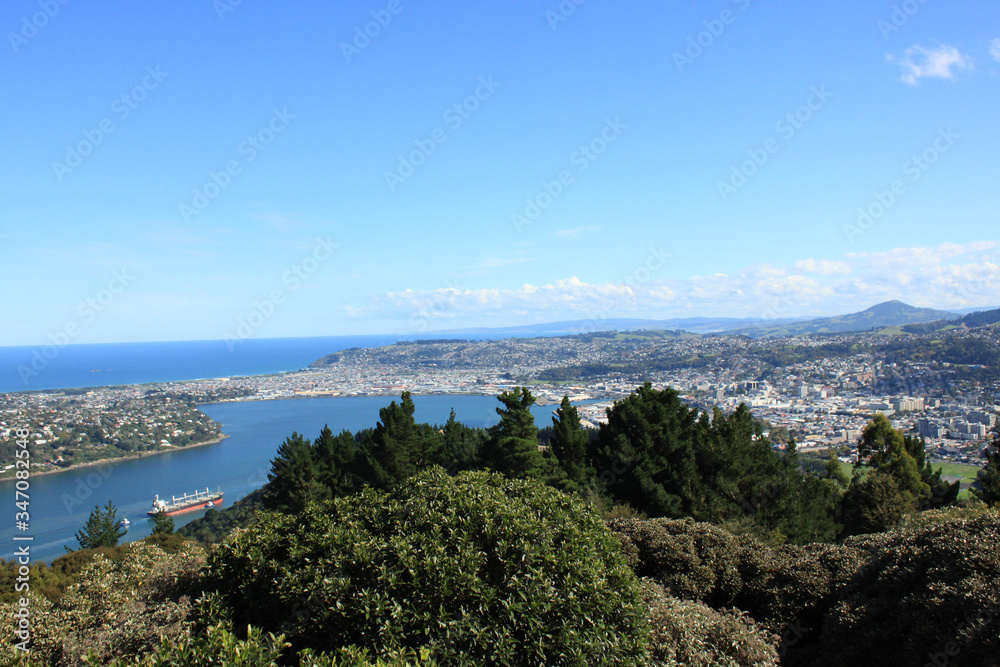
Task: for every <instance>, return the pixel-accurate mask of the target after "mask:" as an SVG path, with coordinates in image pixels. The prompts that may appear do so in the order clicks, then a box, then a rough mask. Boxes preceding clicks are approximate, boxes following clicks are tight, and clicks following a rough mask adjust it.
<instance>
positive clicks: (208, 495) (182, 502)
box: [146, 488, 222, 516]
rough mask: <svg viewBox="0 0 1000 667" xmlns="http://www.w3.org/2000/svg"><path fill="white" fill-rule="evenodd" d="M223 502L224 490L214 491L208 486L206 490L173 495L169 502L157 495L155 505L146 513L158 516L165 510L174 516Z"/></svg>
mask: <svg viewBox="0 0 1000 667" xmlns="http://www.w3.org/2000/svg"><path fill="white" fill-rule="evenodd" d="M221 504H222V491H216V492H215V493H212V492H211V491H209V490H208V489H207V488H206V489H205V490H204V491H195V492H194V493H193V494H187V493H185V494H184V495H183V496H181V497H180V498H178V497H176V496H172V497H171V498H170V502H169V503H168V502H167V501H165V500H160V496H156V500H154V501H153V506H152V507H150V508H149V511H148V512H146V514H148V515H149V516H156V515H157V514H159V513H160V512H163V513H164V514H166V515H167V516H173V515H174V514H183V513H184V512H193V511H195V510H200V509H206V508H211V507H215V506H216V505H221Z"/></svg>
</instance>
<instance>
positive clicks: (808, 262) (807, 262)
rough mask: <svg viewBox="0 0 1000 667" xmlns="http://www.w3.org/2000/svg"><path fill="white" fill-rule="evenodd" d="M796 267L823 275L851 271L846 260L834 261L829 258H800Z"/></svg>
mask: <svg viewBox="0 0 1000 667" xmlns="http://www.w3.org/2000/svg"><path fill="white" fill-rule="evenodd" d="M795 268H796V269H798V270H799V271H805V272H806V273H818V274H820V275H821V276H834V275H838V274H847V273H850V272H851V267H850V266H849V265H848V264H847V263H846V262H834V261H831V260H828V259H821V260H815V259H812V258H810V259H800V260H799V261H797V262H795Z"/></svg>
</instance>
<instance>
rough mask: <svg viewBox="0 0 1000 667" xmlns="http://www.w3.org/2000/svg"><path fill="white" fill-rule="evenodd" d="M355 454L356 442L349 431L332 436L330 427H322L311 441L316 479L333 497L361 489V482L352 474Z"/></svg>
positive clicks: (356, 451)
mask: <svg viewBox="0 0 1000 667" xmlns="http://www.w3.org/2000/svg"><path fill="white" fill-rule="evenodd" d="M357 454H358V446H357V442H356V441H355V439H354V435H353V434H352V433H351V432H350V431H343V432H341V433H340V435H334V434H333V431H332V430H331V429H330V426H329V425H324V426H323V430H322V431H320V434H319V437H317V438H316V440H314V441H313V458H314V459H315V461H316V475H317V479H318V481H319V483H320V484H322V485H323V486H324V487H325V488H327V489H329V491H330V494H331V495H332V496H333V497H335V498H336V497H339V496H344V495H347V494H349V493H354V492H355V491H357V490H358V489H360V488H361V480H359V479H358V478H357V475H356V474H355V472H354V463H355V457H356V456H357Z"/></svg>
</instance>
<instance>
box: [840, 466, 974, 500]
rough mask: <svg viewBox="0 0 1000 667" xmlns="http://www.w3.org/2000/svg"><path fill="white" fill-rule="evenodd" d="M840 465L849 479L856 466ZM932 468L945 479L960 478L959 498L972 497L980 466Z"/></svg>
mask: <svg viewBox="0 0 1000 667" xmlns="http://www.w3.org/2000/svg"><path fill="white" fill-rule="evenodd" d="M838 463H840V469H841V470H842V471H843V472H844V474H845V475H847V476H848V477H850V476H851V475H852V474H853V473H854V466H853V465H851V464H850V463H844V462H843V461H838ZM931 468H932V469H933V470H934V471H935V472H936V471H937V469H938V468H941V475H942V476H943V477H958V478H959V482H960V483H961V486H962V490H961V491H960V492H959V494H958V497H959V498H961V499H965V498H969V497H970V496H969V489H968V485H969V484H971V483H972V482H975V481H976V476H977V475H978V474H979V470H980V468H979V466H970V465H965V464H962V463H931Z"/></svg>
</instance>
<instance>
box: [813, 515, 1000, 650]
mask: <svg viewBox="0 0 1000 667" xmlns="http://www.w3.org/2000/svg"><path fill="white" fill-rule="evenodd" d="M998 544H1000V512H997V511H990V512H988V513H984V514H982V515H981V516H979V517H977V518H975V519H971V520H966V519H953V520H950V521H945V522H943V523H941V524H939V525H936V526H933V527H931V528H928V529H925V530H921V531H897V532H892V533H887V534H880V535H864V536H859V537H854V538H850V539H849V540H847V541H846V543H845V545H846V546H849V547H854V548H857V549H860V550H862V551H865V552H867V553H868V554H869V555H868V557H867V558H866V560H865V562H864V563H863V564H862V565H861V567H860V568H858V569H857V572H856V573H855V574H854V576H852V577H851V579H850V581H849V584H848V586H847V587H846V588H845V590H844V592H843V594H842V595H841V599H840V601H839V602H838V603H837V604H836V605H835V606H834V607H833V608H832V609H831V610H830V612H829V613H828V615H827V618H826V621H825V624H824V627H823V641H822V645H821V646H820V647H819V648H820V650H819V652H818V655H819V656H820V657H818V658H817V662H816V664H818V665H835V664H861V663H866V664H880V663H881V664H887V665H888V664H915V665H917V664H920V665H922V664H925V663H927V662H929V661H930V662H934V661H935V660H936V661H937V662H938V663H939V664H946V663H947V662H948V660H949V659H950V660H952V661H953V662H956V663H957V664H961V665H964V666H969V667H977V666H979V665H982V666H985V665H996V664H997V662H996V661H997V656H998V655H1000V552H998V551H997V545H998ZM932 657H933V658H932Z"/></svg>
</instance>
